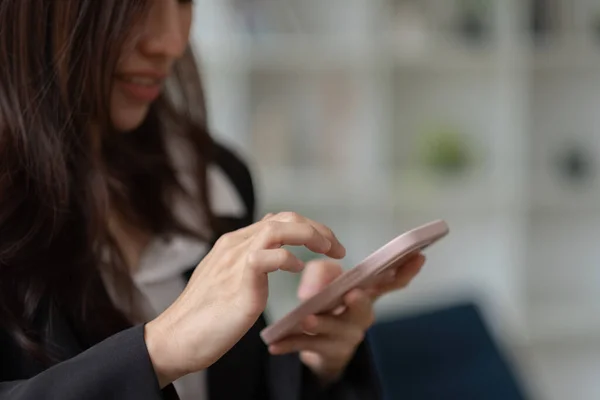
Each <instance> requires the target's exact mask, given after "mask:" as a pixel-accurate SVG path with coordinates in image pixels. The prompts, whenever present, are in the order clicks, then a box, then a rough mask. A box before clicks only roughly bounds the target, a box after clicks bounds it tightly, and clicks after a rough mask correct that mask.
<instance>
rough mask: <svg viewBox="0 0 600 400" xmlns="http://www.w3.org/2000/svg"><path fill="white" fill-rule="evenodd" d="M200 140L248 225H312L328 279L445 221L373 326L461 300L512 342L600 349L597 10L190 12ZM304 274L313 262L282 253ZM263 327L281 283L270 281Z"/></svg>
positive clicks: (318, 1)
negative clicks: (232, 152)
mask: <svg viewBox="0 0 600 400" xmlns="http://www.w3.org/2000/svg"><path fill="white" fill-rule="evenodd" d="M195 10H196V11H195V14H196V15H195V17H196V20H195V27H194V32H193V41H194V45H195V46H196V47H197V53H198V55H199V59H200V63H201V68H202V71H201V72H202V74H203V76H204V79H205V83H206V88H207V91H208V99H209V111H210V119H211V125H212V127H213V130H214V132H215V135H216V136H217V137H219V138H220V139H221V140H223V141H224V142H226V143H228V144H230V145H231V146H232V147H233V148H235V149H237V150H238V151H239V152H240V153H241V154H242V155H243V156H244V157H245V158H246V159H247V160H248V161H249V163H250V165H251V167H252V169H253V172H254V176H255V180H256V184H257V191H258V195H259V202H260V211H261V212H268V211H280V210H294V211H297V212H300V213H303V214H305V215H307V216H309V217H312V218H314V219H317V220H320V221H322V222H325V223H327V224H329V225H330V226H331V227H332V228H333V229H334V230H335V231H336V233H337V234H338V236H339V237H340V239H341V240H342V241H343V243H344V244H345V245H346V247H347V248H348V255H347V257H346V259H345V260H344V262H343V263H344V267H350V266H352V265H353V264H354V263H356V262H358V261H360V260H361V259H362V258H364V257H365V256H366V255H368V254H369V253H370V252H371V251H373V250H375V249H377V248H378V247H379V246H380V245H382V244H384V243H385V242H387V241H388V240H390V239H392V238H393V237H394V236H396V235H397V234H399V233H401V232H402V231H404V230H405V229H409V228H412V227H414V226H415V225H418V224H420V223H425V222H428V221H429V220H431V219H437V218H444V219H446V220H447V221H448V223H449V225H450V227H451V230H452V232H451V235H450V236H449V237H448V238H447V239H446V240H444V241H443V242H442V243H440V244H439V245H438V246H436V247H435V248H432V249H431V252H430V254H429V260H428V263H427V266H426V267H425V269H424V270H423V271H422V273H421V275H420V276H419V277H418V279H416V280H415V282H414V283H413V284H412V285H411V286H410V287H409V288H407V289H406V290H404V291H402V292H399V293H395V294H392V295H389V296H388V297H386V298H384V299H382V300H381V302H380V303H378V305H377V312H378V313H379V314H380V316H381V318H386V317H388V316H393V315H403V313H412V312H418V311H420V310H423V309H427V308H431V307H440V306H443V305H445V304H449V303H452V302H457V301H462V300H474V301H476V302H478V304H480V305H481V306H482V307H483V309H484V311H485V314H486V317H487V318H488V320H489V323H490V324H491V325H492V326H493V327H494V329H495V332H497V334H498V335H499V337H502V338H504V339H505V340H507V341H508V342H510V343H526V344H527V343H534V342H538V341H542V342H548V341H550V342H553V341H556V342H565V341H577V340H579V338H581V337H584V336H585V337H592V338H596V339H600V318H599V317H598V316H600V302H598V301H597V300H596V297H597V293H599V292H600V246H599V245H598V244H597V241H598V240H600V180H599V179H600V177H599V175H600V174H599V173H598V172H599V170H598V168H600V165H599V159H598V158H599V157H600V136H599V135H598V132H597V130H598V127H600V112H599V111H600V110H599V106H600V90H599V89H600V4H599V3H598V2H596V1H594V0H573V1H570V0H545V1H542V0H530V1H520V0H420V1H419V0H302V1H300V0H295V1H294V0H197V1H196V5H195ZM299 254H300V255H301V256H302V257H304V258H310V257H311V255H310V254H307V253H306V252H300V253H299ZM270 282H271V293H272V295H271V297H270V303H269V312H270V313H271V314H272V315H273V317H277V316H280V315H282V314H283V313H285V312H286V311H287V310H289V309H290V308H291V307H292V306H293V305H294V304H296V298H295V296H296V292H295V288H296V285H297V283H298V278H297V277H295V276H291V275H289V274H284V273H277V274H274V275H273V276H272V277H271V279H270Z"/></svg>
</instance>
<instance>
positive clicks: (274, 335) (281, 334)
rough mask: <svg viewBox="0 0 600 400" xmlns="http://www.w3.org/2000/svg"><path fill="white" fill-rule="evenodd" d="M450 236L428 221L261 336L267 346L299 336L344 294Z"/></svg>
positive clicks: (441, 226) (439, 222) (443, 226)
mask: <svg viewBox="0 0 600 400" xmlns="http://www.w3.org/2000/svg"><path fill="white" fill-rule="evenodd" d="M448 233H449V228H448V225H447V224H446V222H445V221H443V220H437V221H433V222H430V223H428V224H426V225H423V226H420V227H418V228H415V229H412V230H410V231H408V232H405V233H403V234H402V235H400V236H398V237H396V238H395V239H393V240H392V241H391V242H389V243H388V244H386V245H385V246H383V247H381V248H380V249H379V250H377V251H375V252H374V253H372V254H371V255H370V256H368V257H367V258H365V259H364V260H363V261H362V262H361V263H359V264H358V265H356V266H355V267H353V268H352V269H349V270H347V271H345V272H344V273H343V274H341V275H340V276H339V277H337V278H336V279H335V280H334V281H333V282H331V283H330V284H329V285H327V286H326V287H324V288H323V289H322V290H321V291H320V292H319V293H317V294H315V295H314V296H312V297H310V298H308V299H306V300H305V301H303V302H302V303H301V304H300V305H298V306H297V307H296V308H295V309H293V310H292V311H290V312H289V313H288V314H286V315H285V316H284V317H282V318H281V319H279V320H278V321H276V322H275V323H273V324H271V325H269V326H268V327H266V328H265V329H263V330H262V331H261V333H260V336H261V338H262V340H263V342H265V344H267V345H270V344H272V343H275V342H278V341H280V340H282V339H284V338H285V337H287V336H290V335H294V334H299V333H302V328H301V322H302V321H303V320H304V319H305V318H306V317H308V316H309V315H312V314H324V313H328V312H332V311H333V310H335V309H336V308H338V307H339V306H341V305H343V298H344V295H345V294H346V293H348V292H349V291H351V290H352V289H355V288H363V289H364V288H368V287H370V286H372V285H375V284H377V283H378V280H380V279H382V274H383V273H384V272H385V271H386V270H387V269H388V268H390V267H394V268H398V267H400V266H401V265H402V263H403V261H408V260H409V259H410V258H411V257H412V256H413V255H414V254H416V253H418V252H421V251H423V250H424V249H426V248H427V247H429V246H431V245H432V244H434V243H435V242H437V241H439V240H440V239H442V238H443V237H444V236H446V235H447V234H448Z"/></svg>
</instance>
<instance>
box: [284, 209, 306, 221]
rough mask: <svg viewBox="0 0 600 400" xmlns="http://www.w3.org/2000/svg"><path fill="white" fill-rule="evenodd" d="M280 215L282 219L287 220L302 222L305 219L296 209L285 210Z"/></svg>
mask: <svg viewBox="0 0 600 400" xmlns="http://www.w3.org/2000/svg"><path fill="white" fill-rule="evenodd" d="M279 217H280V218H281V220H282V221H285V222H300V221H302V220H303V218H302V217H301V216H300V214H298V213H297V212H294V211H285V212H282V213H281V214H280V215H279Z"/></svg>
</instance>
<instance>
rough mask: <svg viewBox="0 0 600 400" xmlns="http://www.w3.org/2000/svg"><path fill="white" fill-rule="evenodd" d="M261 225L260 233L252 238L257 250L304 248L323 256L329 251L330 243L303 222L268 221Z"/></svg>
mask: <svg viewBox="0 0 600 400" xmlns="http://www.w3.org/2000/svg"><path fill="white" fill-rule="evenodd" d="M262 224H263V229H262V231H261V232H260V233H259V234H257V235H255V238H254V243H255V246H256V247H258V248H262V249H272V248H277V247H281V246H284V245H292V246H306V247H307V248H308V249H310V250H312V251H314V252H315V253H320V254H325V253H327V252H329V250H330V249H331V242H330V241H329V240H328V239H327V238H325V237H324V236H323V235H321V234H320V233H319V232H318V231H317V230H316V229H315V228H314V227H313V226H311V225H310V224H307V223H305V222H280V221H274V220H269V221H265V222H263V223H262Z"/></svg>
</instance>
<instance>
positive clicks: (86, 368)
mask: <svg viewBox="0 0 600 400" xmlns="http://www.w3.org/2000/svg"><path fill="white" fill-rule="evenodd" d="M216 163H217V165H218V166H220V168H221V169H222V170H223V172H224V173H225V174H226V176H228V177H229V178H230V179H231V180H232V182H233V184H234V186H235V187H236V189H237V190H238V192H239V193H240V195H241V197H242V199H243V201H244V203H245V207H246V210H247V212H246V215H245V216H244V217H242V218H239V217H238V218H234V217H231V216H223V217H222V222H223V223H224V224H223V225H224V226H225V227H226V228H225V229H224V231H229V230H234V229H238V228H240V227H243V226H246V225H248V224H251V223H252V221H253V220H254V208H255V201H254V189H253V185H252V179H251V176H250V173H249V171H248V169H247V168H246V166H245V165H244V164H243V163H242V162H241V161H240V160H239V159H238V158H237V157H236V156H235V155H234V154H233V153H232V152H230V151H228V150H226V149H225V148H223V147H218V151H217V157H216ZM222 233H224V232H219V233H218V234H217V235H215V238H216V237H218V236H220V235H221V234H222ZM192 272H193V268H191V269H190V270H189V271H188V272H187V273H186V278H189V276H190V275H191V273H192ZM41 324H42V326H44V331H45V332H46V340H47V342H48V343H51V344H52V345H53V348H54V349H59V351H60V353H61V355H62V356H63V358H64V359H66V360H67V361H63V362H61V363H58V364H56V365H54V366H52V367H50V368H46V367H44V366H42V365H41V364H39V363H38V362H36V361H35V360H33V359H32V358H30V357H29V356H28V355H27V354H25V353H24V352H23V351H22V350H21V348H20V347H19V346H17V345H16V343H14V341H13V340H12V339H11V338H10V337H9V336H8V334H7V333H6V332H3V331H2V330H0V400H8V399H11V400H43V399H61V400H80V399H92V400H105V399H117V400H125V399H139V400H153V399H157V400H158V399H177V394H176V393H175V390H174V388H173V386H172V385H169V386H167V387H166V388H165V389H164V390H162V391H161V390H160V388H159V385H158V381H157V379H156V376H155V374H154V370H153V368H152V364H151V362H150V358H149V356H148V351H147V348H146V344H145V342H144V329H143V326H142V325H140V326H135V327H133V328H130V329H127V330H124V331H122V332H120V333H118V334H116V335H114V336H111V337H110V338H108V339H106V340H104V341H103V342H100V343H99V344H96V345H94V346H92V347H90V348H87V349H85V348H83V346H82V345H81V341H80V340H78V338H77V335H76V333H75V331H74V330H73V329H72V327H71V325H70V324H69V323H68V322H67V321H66V320H65V318H63V316H62V315H61V314H60V311H58V310H53V311H48V313H47V314H46V315H42V316H41ZM265 326H266V321H265V318H264V317H263V316H261V317H260V318H259V320H258V321H257V322H256V324H255V325H254V326H253V327H252V328H251V329H250V331H248V333H247V334H246V335H245V336H244V337H243V338H242V339H241V340H240V341H239V342H238V343H237V344H236V345H235V346H234V347H233V348H232V349H231V350H230V351H229V352H228V353H227V354H225V355H224V356H223V357H222V358H221V359H220V360H219V361H217V362H216V363H215V364H213V365H212V366H211V367H210V368H208V371H207V385H208V392H209V398H210V400H218V399H242V400H244V399H247V400H250V399H272V400H301V399H302V400H303V399H340V400H341V399H343V400H359V399H360V400H362V399H369V400H370V399H378V398H380V397H381V395H380V390H379V382H378V379H377V376H376V374H375V369H374V367H373V364H372V361H371V356H370V353H369V349H368V346H367V344H366V343H363V344H362V345H361V346H360V347H359V349H358V351H357V352H356V355H355V357H354V358H353V360H352V361H351V362H350V364H349V366H348V368H347V369H346V371H345V373H344V375H343V377H342V379H341V380H340V381H339V382H337V383H336V384H334V385H332V386H331V387H328V388H327V389H323V388H322V387H321V386H320V385H319V383H318V382H317V380H316V378H315V376H314V375H313V374H312V373H311V372H310V370H309V369H308V368H306V367H304V366H303V364H302V363H301V362H300V360H299V358H298V356H297V355H284V356H272V355H270V354H269V353H268V351H267V348H266V346H265V345H264V344H263V342H262V341H261V339H260V337H259V332H260V330H261V329H262V328H264V327H265Z"/></svg>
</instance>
